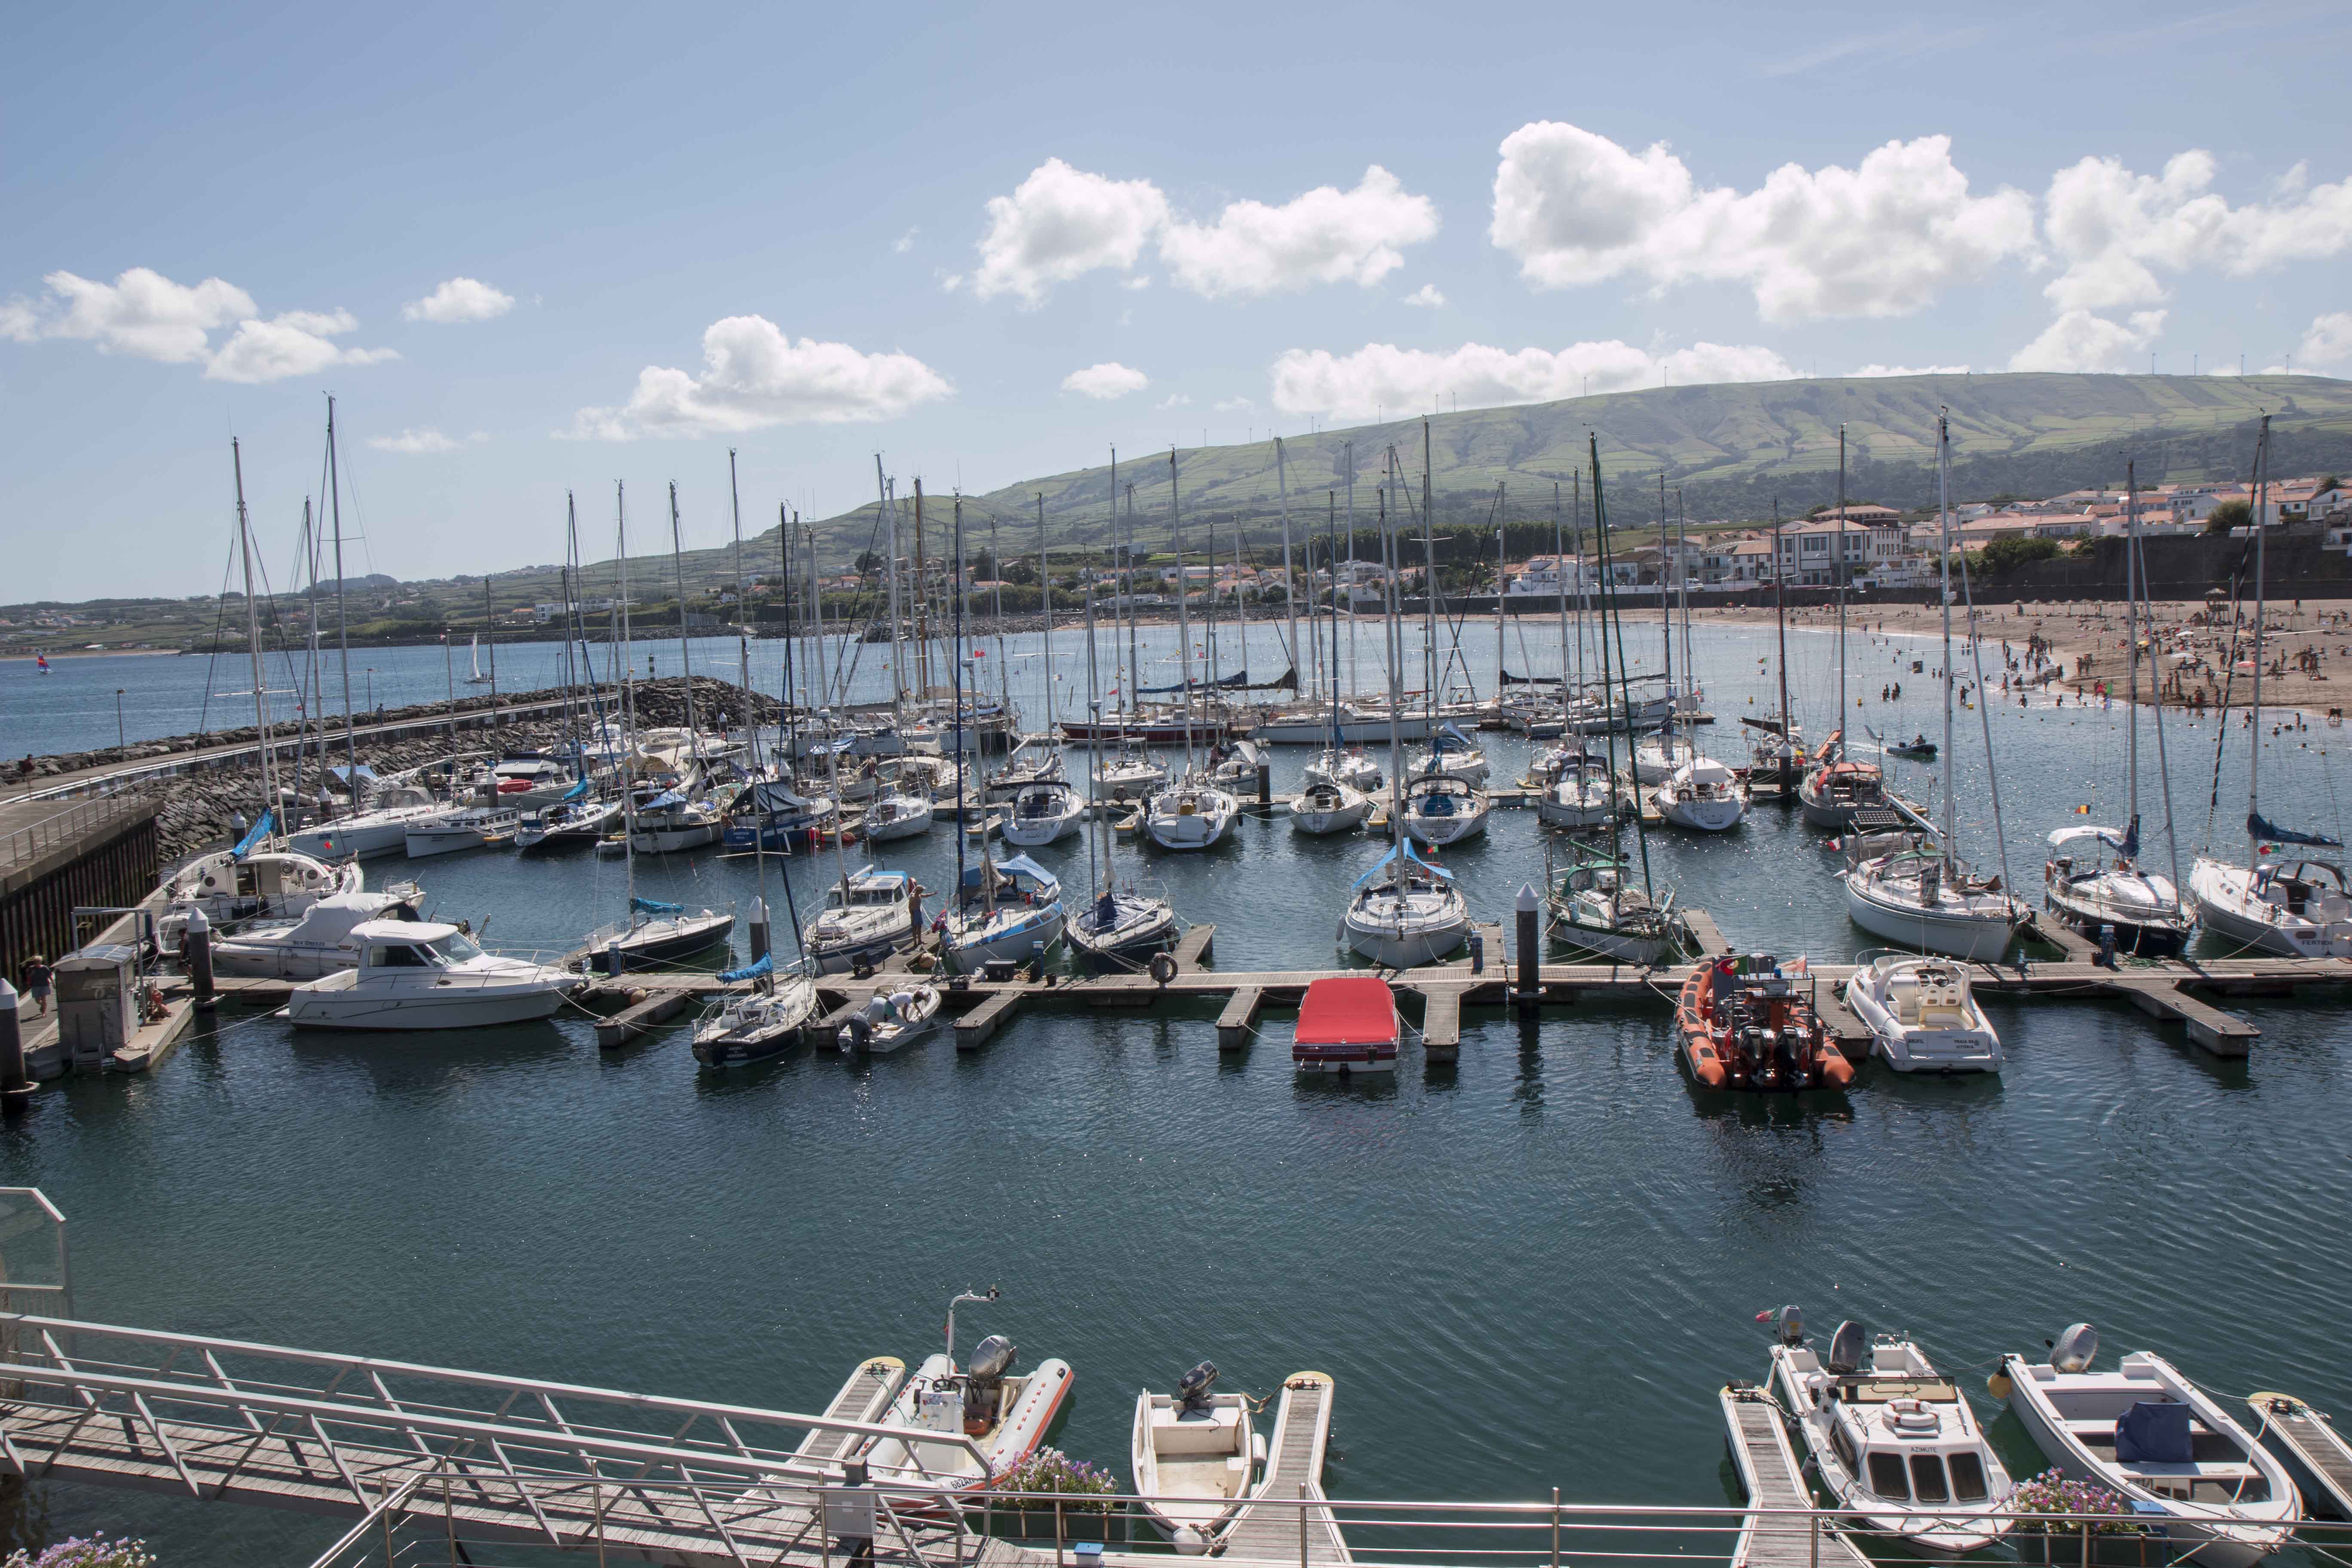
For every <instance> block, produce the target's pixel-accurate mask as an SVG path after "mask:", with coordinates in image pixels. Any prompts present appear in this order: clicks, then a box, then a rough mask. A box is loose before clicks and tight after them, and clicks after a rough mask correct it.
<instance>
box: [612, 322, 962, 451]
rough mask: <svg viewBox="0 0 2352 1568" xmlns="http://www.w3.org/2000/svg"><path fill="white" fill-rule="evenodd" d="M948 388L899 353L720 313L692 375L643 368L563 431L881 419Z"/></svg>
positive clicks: (677, 432)
mask: <svg viewBox="0 0 2352 1568" xmlns="http://www.w3.org/2000/svg"><path fill="white" fill-rule="evenodd" d="M953 391H954V388H953V387H951V386H950V385H949V384H948V382H947V379H946V378H945V377H944V376H942V375H940V374H939V373H938V372H937V371H935V370H933V369H931V367H930V366H929V365H927V364H925V363H923V362H922V361H920V360H919V359H917V358H915V357H914V356H913V355H912V354H906V353H860V352H858V351H857V350H856V349H854V348H851V347H850V346H849V345H848V344H847V343H822V342H817V341H816V340H815V339H814V338H803V339H801V340H800V341H799V342H793V339H792V338H791V337H790V336H789V335H787V334H786V333H785V332H783V331H781V330H780V329H779V328H778V327H777V326H776V324H775V323H774V322H773V321H769V320H768V319H767V318H766V317H765V316H730V317H728V318H726V319H725V320H724V321H714V322H712V323H711V324H710V326H709V328H707V329H706V330H705V331H703V334H702V374H700V375H698V376H697V375H694V374H689V373H688V372H686V371H683V370H673V369H665V368H663V367H662V366H659V365H647V366H646V368H645V369H643V370H641V371H639V372H638V373H637V384H636V389H635V392H633V393H632V394H631V395H630V396H629V401H628V403H627V404H626V405H623V406H621V407H617V408H583V409H582V410H580V412H579V414H578V415H577V416H574V418H573V420H572V429H571V430H570V431H569V432H567V434H569V435H571V436H572V437H579V438H583V439H586V438H593V439H597V440H604V441H626V440H631V439H634V438H635V437H639V436H689V437H690V436H713V435H733V434H736V433H739V432H741V431H746V430H760V429H765V428H766V427H767V426H771V425H798V424H816V425H845V424H854V423H860V422H865V421H870V420H877V419H891V418H896V417H897V416H899V415H901V414H904V413H906V412H907V411H908V410H909V409H911V408H915V407H917V406H919V405H922V404H925V403H929V402H932V401H935V400H936V399H939V398H942V397H946V396H948V395H950V394H951V393H952V392H953Z"/></svg>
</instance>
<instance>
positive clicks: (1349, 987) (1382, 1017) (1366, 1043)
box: [1290, 974, 1404, 1078]
mask: <svg viewBox="0 0 2352 1568" xmlns="http://www.w3.org/2000/svg"><path fill="white" fill-rule="evenodd" d="M1403 1033H1404V1026H1403V1025H1402V1023H1401V1022H1400V1021H1399V1019H1398V1017H1397V1005H1396V993H1395V992H1394V991H1392V990H1391V989H1390V988H1389V983H1388V982H1387V981H1385V980H1382V979H1381V977H1380V976H1378V975H1376V974H1330V975H1326V976H1324V977H1323V978H1322V979H1320V980H1310V981H1308V982H1307V994H1306V996H1305V997H1304V998H1302V999H1301V1000H1300V1002H1299V1004H1298V1026H1297V1030H1296V1031H1295V1032H1294V1033H1293V1034H1292V1036H1291V1042H1290V1061H1291V1065H1292V1066H1293V1067H1295V1068H1297V1069H1298V1070H1299V1071H1300V1072H1307V1073H1333V1074H1337V1075H1338V1076H1339V1077H1341V1078H1347V1077H1349V1076H1351V1075H1356V1074H1377V1073H1394V1072H1395V1071H1396V1059H1397V1042H1398V1041H1399V1039H1400V1038H1402V1035H1403Z"/></svg>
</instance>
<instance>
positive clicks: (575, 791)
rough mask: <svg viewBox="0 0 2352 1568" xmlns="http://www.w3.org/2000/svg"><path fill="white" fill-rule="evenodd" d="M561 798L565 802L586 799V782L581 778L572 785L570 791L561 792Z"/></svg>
mask: <svg viewBox="0 0 2352 1568" xmlns="http://www.w3.org/2000/svg"><path fill="white" fill-rule="evenodd" d="M563 798H564V799H565V800H567V801H573V800H585V799H587V798H588V781H587V780H586V779H584V778H583V779H582V780H581V781H580V782H579V783H578V784H573V785H572V787H571V788H570V789H568V790H565V791H564V792H563Z"/></svg>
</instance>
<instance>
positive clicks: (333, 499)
mask: <svg viewBox="0 0 2352 1568" xmlns="http://www.w3.org/2000/svg"><path fill="white" fill-rule="evenodd" d="M327 509H328V511H329V513H330V514H331V516H332V517H333V519H334V524H335V648H336V651H337V652H338V653H339V654H341V658H342V665H343V758H344V761H346V762H347V763H350V764H351V773H352V805H353V806H354V807H356V806H357V805H359V798H360V797H359V787H360V741H359V731H357V730H356V729H354V728H353V727H352V625H351V621H350V619H349V617H348V616H345V614H344V612H343V479H342V473H341V469H340V468H339V467H338V465H337V461H336V457H335V400H334V397H333V396H332V395H329V397H328V398H327Z"/></svg>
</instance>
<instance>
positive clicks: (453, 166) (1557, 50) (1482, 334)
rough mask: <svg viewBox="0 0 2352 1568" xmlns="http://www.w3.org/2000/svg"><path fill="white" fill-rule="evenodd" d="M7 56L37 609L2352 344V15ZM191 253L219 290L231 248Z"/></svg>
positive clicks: (570, 40)
mask: <svg viewBox="0 0 2352 1568" xmlns="http://www.w3.org/2000/svg"><path fill="white" fill-rule="evenodd" d="M11 34H12V37H11V49H10V53H11V56H12V60H13V63H14V65H15V69H14V70H12V72H11V76H12V85H11V90H10V92H9V93H8V95H7V96H6V98H5V100H0V128H5V131H4V132H0V134H5V145H6V147H7V148H8V150H9V155H8V156H7V157H6V158H5V159H0V204H5V211H6V213H7V214H8V215H9V221H8V222H7V223H6V224H5V226H0V420H5V428H6V429H7V431H8V432H9V436H10V439H9V441H8V444H7V445H8V450H9V453H10V460H9V461H8V463H7V465H6V468H5V477H4V478H0V485H5V501H6V505H5V522H0V530H5V534H0V537H5V544H6V547H7V558H8V560H9V562H10V563H11V565H12V567H13V570H12V571H11V572H10V573H9V578H10V587H9V588H8V589H7V590H6V591H5V595H0V596H5V597H6V598H10V599H16V598H28V597H33V596H36V595H54V596H59V597H71V598H79V597H85V596H90V595H105V594H134V593H137V594H151V593H152V594H185V593H199V592H208V591H211V590H214V589H215V588H217V587H218V586H219V584H220V581H221V573H222V563H223V560H224V556H225V552H226V545H227V542H228V538H229V534H230V530H231V527H232V520H233V512H232V509H231V492H230V475H229V463H228V446H227V444H228V438H229V437H230V436H231V435H232V434H235V435H236V436H237V437H240V438H241V439H242V440H243V442H244V444H245V455H246V456H245V472H246V483H247V498H248V500H249V502H250V503H251V505H252V508H253V511H254V516H255V519H256V522H257V526H258V528H259V529H260V530H261V531H262V537H263V539H264V541H265V543H266V546H267V548H268V552H269V554H270V557H271V559H272V562H273V566H272V574H273V575H274V576H282V575H283V574H284V571H285V567H286V565H287V563H289V562H290V561H291V559H292V556H293V553H294V548H295V544H294V541H295V531H296V528H297V526H298V524H299V518H300V513H301V507H302V503H303V499H304V497H305V496H306V495H311V494H315V493H317V491H318V489H319V472H320V451H321V447H322V434H323V423H324V420H323V415H324V402H323V398H324V394H326V393H327V392H329V391H332V392H333V393H335V394H336V395H337V396H338V399H339V409H340V416H341V429H342V431H343V434H344V437H345V444H346V447H347V454H348V456H347V463H346V472H347V474H348V475H349V476H350V478H351V479H352V482H353V485H354V487H355V500H353V499H352V498H350V497H347V500H346V510H345V521H346V526H347V531H348V533H349V536H350V540H351V543H350V549H349V553H348V555H347V559H348V560H349V561H350V562H351V563H352V569H353V570H354V571H359V570H377V571H387V572H391V573H394V574H398V575H402V576H411V577H414V576H425V575H439V574H449V573H454V572H478V571H482V570H486V569H487V570H495V569H499V568H502V567H509V566H514V565H520V564H523V563H530V562H541V561H551V560H554V559H556V558H557V556H558V554H559V553H560V550H561V539H562V514H563V496H564V492H565V490H566V489H567V488H571V489H578V490H579V491H580V492H581V495H582V499H583V509H584V514H585V517H586V518H587V519H588V520H590V521H591V522H592V523H593V531H592V533H591V538H592V541H593V543H592V546H591V547H592V549H597V550H600V551H601V548H602V546H603V544H604V542H605V541H606V540H608V539H609V528H610V499H609V498H610V496H611V493H612V484H613V481H614V479H626V480H628V481H629V485H630V489H631V491H632V494H633V496H635V497H637V498H641V500H639V502H638V503H637V504H636V505H635V507H633V513H634V515H633V519H632V526H633V537H635V538H636V539H640V540H645V539H649V537H650V535H651V533H652V531H653V529H654V528H655V526H656V521H657V519H656V515H655V507H656V496H657V495H658V493H659V492H660V490H661V489H662V487H663V485H664V484H665V483H666V482H667V481H668V480H671V479H676V480H677V481H678V483H679V486H680V493H681V502H682V508H683V512H684V522H685V529H686V533H687V542H688V544H689V545H692V544H710V543H717V542H720V541H721V540H722V539H723V538H724V537H725V531H726V511H725V508H726V475H727V468H726V451H727V448H728V447H729V446H730V445H733V446H735V447H740V452H741V458H740V464H741V471H742V478H743V496H744V504H745V507H746V512H747V523H753V524H757V525H759V526H765V525H766V524H767V523H768V522H770V521H772V520H773V517H774V515H775V507H776V504H777V502H778V501H779V500H786V501H790V502H792V503H793V504H794V505H796V506H799V507H802V508H804V509H805V510H807V511H808V512H809V514H810V515H812V516H825V515H831V514H832V513H834V512H836V511H839V510H843V509H844V508H845V507H848V506H850V505H853V504H856V503H857V502H859V501H861V500H866V499H870V497H871V495H872V486H873V471H874V458H873V455H874V453H875V452H876V451H877V450H879V451H881V452H882V453H883V454H884V457H885V461H886V463H887V466H888V468H889V469H890V470H891V472H892V473H894V474H896V475H898V476H899V477H900V478H901V479H902V481H905V480H911V479H913V478H914V477H915V476H917V475H920V476H921V477H922V478H924V479H925V480H926V481H927V483H928V486H929V488H930V489H934V490H940V491H943V490H946V489H950V488H951V487H953V486H955V485H956V484H958V483H959V482H961V484H962V485H963V486H964V487H965V488H966V489H988V488H992V487H993V486H996V485H1000V484H1003V483H1006V482H1010V481H1012V480H1014V479H1020V478H1023V477H1024V476H1027V475H1030V474H1035V473H1045V472H1052V471H1057V470H1061V469H1065V468H1073V467H1076V466H1079V465H1081V464H1085V463H1090V462H1096V461H1099V460H1100V459H1101V458H1102V457H1103V456H1104V453H1105V450H1106V447H1108V445H1109V444H1110V443H1113V442H1116V443H1118V445H1119V446H1120V447H1121V448H1122V450H1123V451H1127V452H1130V453H1133V454H1135V455H1137V456H1141V455H1142V454H1143V453H1144V452H1145V451H1147V450H1149V449H1151V448H1155V447H1165V446H1166V445H1167V444H1169V443H1171V442H1176V443H1180V444H1181V445H1183V446H1188V447H1189V446H1192V445H1195V444H1198V443H1199V442H1201V441H1202V439H1203V437H1204V433H1205V437H1206V439H1208V440H1209V441H1211V442H1213V443H1214V442H1223V441H1230V440H1240V439H1243V438H1244V437H1248V436H1253V435H1255V436H1260V437H1262V436H1263V435H1264V434H1265V432H1266V431H1267V430H1268V429H1269V428H1272V429H1275V430H1278V431H1290V430H1301V429H1305V428H1307V426H1309V424H1310V422H1313V421H1317V420H1320V421H1322V422H1324V423H1326V424H1331V423H1347V422H1350V421H1352V420H1354V419H1357V418H1364V417H1370V416H1372V415H1373V414H1374V413H1375V411H1377V410H1381V409H1385V410H1388V411H1391V412H1394V411H1397V410H1400V409H1403V408H1410V407H1416V406H1428V405H1429V403H1430V400H1431V399H1433V398H1435V399H1437V400H1439V401H1440V402H1441V403H1443V404H1446V405H1450V404H1451V403H1452V402H1453V401H1454V400H1456V399H1458V400H1459V401H1460V403H1461V404H1462V405H1465V406H1468V405H1474V404H1479V405H1485V404H1495V403H1506V402H1512V401H1534V400H1537V399H1539V398H1546V397H1553V396H1559V395H1574V394H1576V393H1578V392H1580V391H1582V390H1584V389H1585V388H1586V387H1588V386H1589V387H1590V388H1591V390H1593V391H1596V392H1597V391H1601V390H1605V389H1614V388H1618V387H1622V386H1630V385H1649V384H1656V383H1657V381H1658V380H1659V379H1660V378H1661V377H1667V378H1673V379H1676V380H1681V381H1685V382H1688V381H1700V380H1724V379H1743V378H1770V377H1777V376H1782V375H1789V374H1822V375H1829V374H1853V373H1855V372H1859V371H1862V370H1864V369H1865V368H1869V367H1878V368H1882V369H1883V368H1886V367H1917V368H1925V367H1932V366H1953V365H1963V364H1965V365H1969V366H1971V367H1973V368H1975V369H1978V370H1999V369H2006V368H2011V367H2016V368H2081V369H2119V370H2120V369H2137V370H2143V371H2144V370H2146V369H2147V368H2148V363H2149V355H2150V353H2154V355H2155V356H2156V363H2157V365H2158V368H2159V369H2161V370H2164V371H2166V372H2171V373H2179V374H2187V373H2189V371H2190V369H2191V367H2192V356H2194V364H2195V367H2196V368H2197V369H2199V370H2200V371H2202V372H2205V373H2208V374H2210V373H2216V372H2230V373H2234V372H2235V370H2236V369H2237V366H2238V363H2239V358H2240V356H2241V355H2244V356H2245V363H2246V364H2247V366H2248V368H2250V369H2265V368H2270V367H2273V366H2278V365H2282V364H2284V363H2288V356H2290V355H2291V356H2293V364H2294V368H2295V369H2297V370H2304V369H2310V370H2312V371H2315V372H2317V373H2321V374H2352V282H2348V281H2347V280H2352V267H2347V252H2352V135H2347V120H2352V107H2347V106H2352V98H2347V94H2346V93H2345V91H2344V90H2343V87H2342V72H2341V70H2340V68H2339V67H2337V66H2336V65H2335V64H2333V63H2331V62H2334V61H2338V60H2340V59H2341V58H2342V56H2343V50H2344V47H2345V45H2346V44H2347V41H2352V5H2347V4H2331V5H2303V4H2282V5H2244V6H2226V5H2224V6H2218V7H2216V6H2210V5H2209V6H2202V7H2200V6H2194V5H2181V6H2164V5H2158V6H2146V5H2134V6H2112V7H2084V6H2057V7H2052V6H2047V5H2038V6H2033V7H2021V8H2015V9H2004V8H1996V7H1979V8H1977V9H1975V10H1973V11H1971V12H1969V13H1968V14H1966V15H1953V14H1938V13H1918V14H1917V19H1916V20H1906V19H1905V14H1904V13H1901V12H1897V11H1891V10H1889V9H1888V8H1886V7H1885V6H1875V5H1874V6H1867V7H1863V6H1854V7H1798V6H1752V5H1750V6H1722V7H1704V6H1702V7H1680V8H1664V9H1660V8H1647V9H1645V8H1633V9H1632V10H1628V9H1627V8H1625V7H1622V6H1619V7H1606V8H1602V7H1593V8H1590V9H1584V8H1578V7H1572V6H1560V5H1542V6H1511V5H1488V6H1481V7H1471V8H1466V9H1463V10H1458V11H1454V12H1452V13H1447V12H1444V11H1443V10H1440V11H1432V10H1431V9H1429V8H1427V7H1401V6H1384V5H1349V6H1347V7H1344V8H1335V9H1332V10H1329V11H1328V12H1322V13H1317V12H1313V11H1310V10H1307V9H1306V8H1285V7H1240V6H1236V7H1213V6H1194V7H1189V8H1184V9H1181V10H1159V11H1151V12H1143V11H1136V10H1131V9H1129V8H1121V7H1103V6H1084V7H1079V6H1070V7H1053V6H1031V7H1018V6H1010V7H1008V6H999V7H990V8H987V9H985V10H975V11H951V10H947V9H932V10H924V9H919V8H885V7H822V8H818V7H770V8H761V9H758V10H755V11H749V12H746V13H743V14H732V13H728V12H723V11H719V10H708V11H703V10H695V9H690V8H677V7H635V6H632V7H597V6H579V7H573V8H569V9H566V10H564V11H562V12H561V13H557V12H553V11H547V12H540V13H528V12H525V11H522V10H520V9H510V10H501V9H499V8H497V7H481V6H463V7H459V6H438V5H421V6H412V7H406V8H394V9H392V10H385V9H383V8H377V9H375V10H372V11H366V12H361V11H358V10H356V9H339V8H334V7H286V8H270V9H262V8H255V7H241V6H233V5H232V6H224V7H220V8H216V9H206V10H201V11H200V10H197V9H194V8H186V9H180V10H173V11H170V12H166V13H163V14H160V15H158V14H152V13H150V12H148V11H143V10H142V11H132V10H130V9H128V8H120V7H115V8H110V7H100V6H91V7H79V6H68V7H52V8H49V9H47V10H46V11H37V12H25V13H20V14H19V15H17V16H16V17H15V18H13V20H12V26H11ZM208 280H210V281H208Z"/></svg>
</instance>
